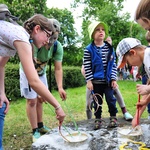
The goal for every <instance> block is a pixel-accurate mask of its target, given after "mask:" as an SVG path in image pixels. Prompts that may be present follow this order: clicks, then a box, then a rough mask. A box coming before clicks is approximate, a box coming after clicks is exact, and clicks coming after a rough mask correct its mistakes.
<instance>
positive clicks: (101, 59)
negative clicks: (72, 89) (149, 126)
mask: <svg viewBox="0 0 150 150" xmlns="http://www.w3.org/2000/svg"><path fill="white" fill-rule="evenodd" d="M88 33H89V37H90V40H91V43H90V44H89V45H88V46H86V48H85V50H84V62H83V65H84V70H85V79H86V82H87V88H88V90H90V91H91V93H95V94H96V98H97V101H94V109H95V112H94V115H95V124H94V130H98V129H100V128H101V127H102V123H103V120H102V103H103V100H102V98H103V95H104V94H105V97H106V102H107V105H108V109H109V114H110V122H109V125H108V127H110V128H114V127H117V125H118V124H117V117H116V113H117V112H118V111H117V108H116V98H115V97H114V95H113V93H114V90H113V89H114V88H116V87H117V82H116V80H117V67H116V63H115V60H116V59H115V52H114V49H113V47H112V46H111V45H110V44H109V43H108V42H105V41H104V40H105V39H106V37H107V36H108V27H107V25H106V24H105V23H104V22H100V21H92V23H91V24H90V25H89V27H88ZM98 95H100V96H98Z"/></svg>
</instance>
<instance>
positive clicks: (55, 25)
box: [48, 18, 60, 46]
mask: <svg viewBox="0 0 150 150" xmlns="http://www.w3.org/2000/svg"><path fill="white" fill-rule="evenodd" d="M48 20H49V22H51V24H53V26H54V28H55V30H56V31H55V32H54V33H53V35H52V36H51V38H50V40H49V46H52V45H53V44H54V42H55V41H56V40H57V39H58V36H59V33H60V23H59V22H58V20H56V19H54V18H52V19H48Z"/></svg>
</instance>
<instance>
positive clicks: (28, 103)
mask: <svg viewBox="0 0 150 150" xmlns="http://www.w3.org/2000/svg"><path fill="white" fill-rule="evenodd" d="M36 103H37V101H35V100H28V101H27V105H28V106H30V107H35V106H36Z"/></svg>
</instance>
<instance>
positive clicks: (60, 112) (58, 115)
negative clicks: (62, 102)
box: [55, 107, 66, 126]
mask: <svg viewBox="0 0 150 150" xmlns="http://www.w3.org/2000/svg"><path fill="white" fill-rule="evenodd" d="M55 112H56V118H57V119H58V120H59V126H61V125H62V123H63V121H64V118H65V116H66V115H65V113H64V111H63V109H62V108H61V107H60V108H59V109H57V110H55Z"/></svg>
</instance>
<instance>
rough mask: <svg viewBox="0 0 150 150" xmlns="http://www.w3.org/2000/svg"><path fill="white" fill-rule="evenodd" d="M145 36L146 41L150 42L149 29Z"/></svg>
mask: <svg viewBox="0 0 150 150" xmlns="http://www.w3.org/2000/svg"><path fill="white" fill-rule="evenodd" d="M145 38H146V40H147V42H148V43H149V44H150V32H149V31H147V32H146V34H145Z"/></svg>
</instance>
